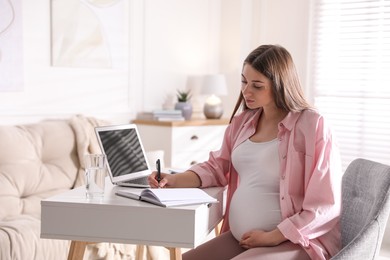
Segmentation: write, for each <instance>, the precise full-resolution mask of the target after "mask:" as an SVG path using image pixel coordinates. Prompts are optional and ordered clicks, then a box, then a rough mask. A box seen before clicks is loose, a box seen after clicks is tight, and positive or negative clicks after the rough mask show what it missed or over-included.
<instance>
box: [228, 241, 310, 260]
mask: <svg viewBox="0 0 390 260" xmlns="http://www.w3.org/2000/svg"><path fill="white" fill-rule="evenodd" d="M244 259H245V260H250V259H261V260H278V259H283V260H284V259H289V260H306V259H307V260H310V257H309V255H308V254H307V253H306V251H305V250H304V249H303V248H302V247H301V246H299V245H296V244H293V243H292V242H290V241H286V242H284V243H282V244H280V245H278V246H273V247H255V248H251V249H248V250H246V251H245V252H243V253H241V254H239V255H237V256H236V257H235V258H233V259H232V260H244Z"/></svg>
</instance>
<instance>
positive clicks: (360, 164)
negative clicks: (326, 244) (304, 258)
mask: <svg viewBox="0 0 390 260" xmlns="http://www.w3.org/2000/svg"><path fill="white" fill-rule="evenodd" d="M389 188H390V166H387V165H383V164H380V163H377V162H373V161H369V160H365V159H356V160H354V161H353V162H351V164H350V165H349V166H348V168H347V170H346V171H345V173H344V176H343V184H342V192H343V195H342V203H343V206H342V212H341V240H342V249H341V251H340V252H339V253H338V254H337V255H335V256H334V257H333V258H332V259H335V260H336V259H337V260H339V259H346V260H347V259H348V260H350V259H354V260H356V259H358V260H359V259H361V260H368V259H375V257H376V256H377V255H378V253H379V250H380V246H381V243H382V239H383V235H384V231H385V228H386V223H387V219H388V217H389V212H390V199H389Z"/></svg>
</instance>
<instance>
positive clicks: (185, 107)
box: [175, 90, 192, 120]
mask: <svg viewBox="0 0 390 260" xmlns="http://www.w3.org/2000/svg"><path fill="white" fill-rule="evenodd" d="M176 97H177V103H176V104H175V109H176V110H181V113H182V115H183V117H184V119H185V120H190V119H191V116H192V104H191V102H189V100H190V99H191V91H190V90H178V91H177V94H176Z"/></svg>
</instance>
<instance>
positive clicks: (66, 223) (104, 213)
mask: <svg viewBox="0 0 390 260" xmlns="http://www.w3.org/2000/svg"><path fill="white" fill-rule="evenodd" d="M117 189H131V188H125V187H119V186H115V185H112V184H111V182H110V181H109V179H108V178H106V189H105V195H104V198H102V199H92V200H88V199H86V196H85V186H81V187H78V188H76V189H73V190H70V191H67V192H64V193H61V194H58V195H55V196H53V197H50V198H48V199H45V200H42V202H41V207H42V216H41V237H42V238H52V239H66V240H78V241H90V242H114V243H132V244H145V245H157V246H167V247H183V248H193V247H195V246H197V245H198V244H200V243H201V242H202V241H203V240H204V238H205V237H206V236H207V235H208V233H209V232H210V231H212V230H213V228H214V227H215V226H216V225H217V224H218V223H219V221H220V220H221V219H222V216H223V193H224V191H225V188H222V187H215V188H207V189H205V191H206V192H207V193H208V194H209V195H211V196H213V197H215V198H217V199H218V200H219V201H220V203H216V204H212V205H211V206H210V207H208V206H207V205H206V204H200V205H190V206H182V207H171V208H163V207H159V206H156V205H153V204H150V203H146V202H142V201H138V200H133V199H128V198H123V197H120V196H117V195H115V191H116V190H117Z"/></svg>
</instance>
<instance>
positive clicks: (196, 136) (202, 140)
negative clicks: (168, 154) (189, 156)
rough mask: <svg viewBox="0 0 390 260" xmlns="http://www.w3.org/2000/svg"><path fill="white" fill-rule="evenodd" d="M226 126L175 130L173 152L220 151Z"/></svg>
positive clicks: (179, 128) (178, 128)
mask: <svg viewBox="0 0 390 260" xmlns="http://www.w3.org/2000/svg"><path fill="white" fill-rule="evenodd" d="M225 129H226V126H201V127H177V128H174V129H173V134H172V137H173V142H172V152H173V153H174V154H175V155H176V154H177V153H178V152H185V151H199V150H205V151H211V150H216V149H219V148H220V146H221V143H222V140H223V134H224V131H225Z"/></svg>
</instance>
